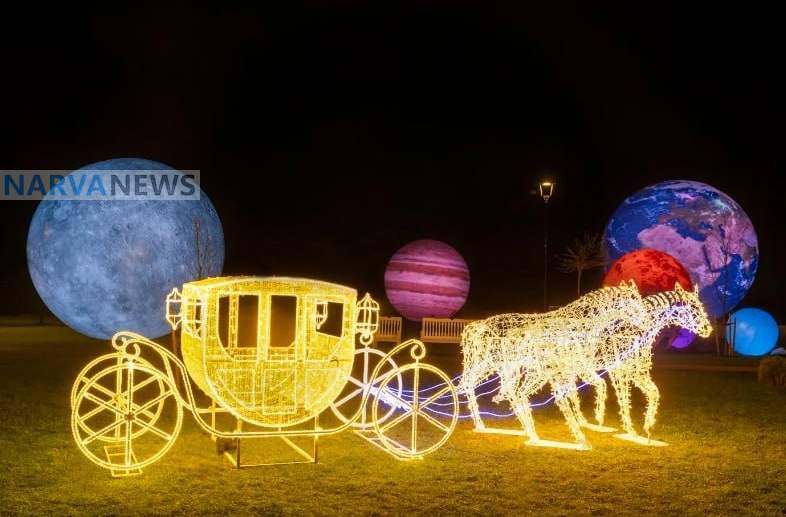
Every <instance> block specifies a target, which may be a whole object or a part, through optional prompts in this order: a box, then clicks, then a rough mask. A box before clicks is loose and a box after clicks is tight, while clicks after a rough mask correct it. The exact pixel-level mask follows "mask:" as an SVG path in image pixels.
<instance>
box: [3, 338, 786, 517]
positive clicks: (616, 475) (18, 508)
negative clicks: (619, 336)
mask: <svg viewBox="0 0 786 517" xmlns="http://www.w3.org/2000/svg"><path fill="white" fill-rule="evenodd" d="M162 343H166V341H162ZM109 352H111V347H110V345H109V343H108V342H107V341H100V340H94V339H90V338H86V337H83V336H80V335H79V334H76V333H75V332H73V331H71V330H70V329H68V328H67V327H63V326H57V325H43V326H25V325H21V324H20V325H3V326H0V415H2V422H3V425H2V428H0V451H2V452H0V515H3V516H8V517H12V516H33V515H34V516H38V515H41V516H43V515H47V516H49V515H52V516H110V515H113V516H123V517H126V516H157V515H160V516H164V515H182V516H208V515H210V516H230V515H231V516H243V515H249V516H252V515H253V516H265V515H281V516H305V515H347V516H355V515H357V516H374V515H378V516H399V515H429V516H437V515H439V516H442V515H446V516H448V515H449V516H462V515H466V516H475V515H477V516H496V515H516V516H519V515H537V516H552V515H553V516H593V515H597V516H609V515H614V516H636V517H640V516H641V515H662V516H671V515H673V516H693V515H695V516H699V515H701V516H705V515H751V516H753V515H755V516H762V515H764V516H776V515H778V516H780V515H785V514H786V394H784V393H782V392H777V391H773V390H772V389H770V388H769V387H767V386H765V385H763V384H761V383H759V382H758V381H757V376H756V373H755V372H754V371H706V370H696V369H674V366H675V365H676V366H679V365H680V364H717V363H719V362H720V363H722V364H726V365H728V364H732V363H733V364H735V365H737V364H742V365H748V366H755V364H756V363H757V360H755V359H751V358H717V357H715V356H711V355H701V356H696V355H690V354H672V355H669V356H668V357H663V358H662V357H658V358H657V361H656V365H659V366H656V369H655V371H654V377H655V381H656V382H657V384H658V386H659V387H660V390H661V396H662V397H661V406H660V410H659V412H658V420H657V425H656V429H655V432H654V434H653V436H652V438H654V439H656V440H660V441H663V442H666V443H667V444H668V445H667V446H665V447H647V446H642V445H637V444H634V443H630V442H627V441H624V440H620V439H617V438H615V437H614V436H612V435H611V434H604V433H597V432H593V431H587V437H588V438H589V440H590V442H591V443H592V445H593V448H592V449H591V450H588V451H575V450H565V449H552V448H543V447H532V446H527V445H525V444H524V441H525V439H524V438H523V437H520V436H511V435H496V434H481V433H476V432H474V431H473V430H472V425H471V423H470V422H468V421H467V418H466V410H465V409H464V407H463V405H462V411H461V418H460V420H459V424H458V426H457V428H456V429H455V431H454V432H453V434H452V435H451V436H450V438H449V439H448V440H447V442H446V443H445V445H443V446H442V447H441V448H440V449H438V450H436V451H435V452H433V453H431V454H429V455H427V456H426V457H425V458H424V459H422V460H412V461H400V460H397V459H395V458H393V457H391V456H389V455H387V454H385V453H384V452H382V451H380V450H379V449H377V448H375V447H373V446H372V445H371V444H369V443H367V442H365V441H364V440H363V439H362V438H361V437H359V436H357V435H356V434H355V433H353V432H352V431H351V430H347V431H343V432H341V433H338V434H335V435H330V436H326V437H323V438H320V441H319V461H318V463H316V464H313V463H311V464H291V465H276V466H265V467H255V468H247V469H241V470H236V469H233V468H232V467H231V465H230V464H229V463H228V462H227V461H226V460H225V459H224V458H223V457H221V456H219V455H217V454H216V450H215V444H214V443H213V442H212V441H211V440H210V437H209V436H208V435H207V434H206V433H205V432H204V431H203V430H202V429H201V428H200V427H199V426H198V425H197V424H196V423H195V421H194V418H193V416H192V415H191V414H190V413H188V412H186V414H185V419H184V424H183V429H182V431H181V433H180V435H179V436H178V438H177V440H176V443H175V444H174V446H173V447H172V449H171V450H169V452H167V454H166V455H165V456H164V457H163V458H161V459H160V460H159V461H158V462H156V463H154V464H152V465H150V466H148V467H146V468H145V469H144V471H143V473H142V474H141V475H138V476H130V477H123V478H113V477H112V476H111V475H110V473H109V471H108V470H105V469H103V468H100V467H97V466H95V465H94V464H93V463H91V462H90V461H88V460H87V459H86V458H85V457H84V456H83V455H82V453H81V452H80V450H79V449H78V447H77V445H76V444H75V442H74V439H73V438H72V436H71V431H70V423H69V422H70V391H71V387H72V384H73V382H74V380H75V378H76V375H77V374H78V372H79V371H80V370H81V369H82V367H83V366H84V365H85V364H87V363H88V362H89V361H90V360H92V359H94V358H96V357H98V356H99V355H103V354H106V353H109ZM429 358H430V359H431V362H433V363H434V364H436V365H437V366H439V367H440V368H442V369H443V370H444V371H445V372H446V373H448V374H449V375H450V376H451V377H454V376H456V375H458V374H460V372H461V359H460V356H458V348H457V347H444V346H443V347H442V348H439V349H437V348H435V349H434V350H432V351H430V355H429ZM665 363H668V365H671V368H669V367H667V366H666V365H665ZM585 398H586V399H587V402H588V403H590V402H591V400H590V396H589V395H587V396H586V397H585ZM462 402H463V400H462ZM588 405H589V404H588ZM641 406H642V401H641V399H640V397H638V398H636V407H635V408H634V415H635V417H636V423H637V426H639V427H640V425H641V420H642V418H643V417H642V407H641ZM489 407H490V408H491V409H494V408H495V407H496V406H494V405H492V404H491V403H489ZM499 409H500V410H502V408H499ZM616 410H617V408H616V403H615V401H614V400H613V398H612V399H611V400H610V402H609V408H608V411H607V421H606V425H611V426H618V425H619V420H618V418H617V414H616ZM328 412H329V410H328ZM501 412H502V411H501ZM590 414H591V412H590V411H589V410H588V411H587V415H588V416H589V415H590ZM326 418H327V417H326ZM535 420H536V425H537V428H538V432H539V433H540V435H541V438H545V439H551V440H563V441H570V440H571V438H570V435H569V432H568V429H567V426H566V425H565V421H564V419H563V418H562V416H561V414H560V413H559V412H558V411H557V410H556V409H555V408H554V407H553V405H550V406H546V407H543V408H539V409H537V410H536V411H535ZM496 425H499V426H502V427H508V428H512V429H515V428H517V423H516V421H515V420H514V419H512V418H508V419H503V420H501V421H500V422H499V423H498V424H496ZM271 440H273V439H264V440H256V441H254V442H255V444H257V445H256V446H258V447H262V448H265V447H267V446H268V443H270V444H271V445H270V447H272V446H273V445H272V444H273V441H271ZM275 443H278V442H275Z"/></svg>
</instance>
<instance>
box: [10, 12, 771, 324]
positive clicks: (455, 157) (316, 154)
mask: <svg viewBox="0 0 786 517" xmlns="http://www.w3.org/2000/svg"><path fill="white" fill-rule="evenodd" d="M518 3H519V2H510V3H494V4H491V6H489V7H483V8H477V7H475V8H469V7H463V5H464V4H462V3H447V2H444V3H440V4H434V5H435V6H433V7H422V6H420V7H415V6H416V5H419V4H418V3H408V2H393V3H390V4H381V3H377V2H374V3H373V4H374V5H373V6H372V7H368V6H363V5H362V4H361V3H358V5H357V6H355V5H352V4H338V5H336V4H335V3H333V4H334V5H332V6H330V7H326V6H325V5H328V4H330V3H324V4H325V5H323V6H321V7H314V6H311V7H308V6H307V5H302V6H301V7H299V8H297V9H295V8H278V7H258V8H256V9H255V10H249V8H241V7H238V8H234V9H233V8H230V7H226V6H225V7H222V8H220V9H217V10H209V9H206V8H201V7H190V6H185V5H184V6H182V7H167V8H161V7H155V8H152V7H142V6H141V5H137V6H136V7H133V8H122V7H119V6H115V5H114V4H112V5H111V6H100V7H94V8H88V7H83V8H82V9H81V11H80V10H79V9H77V8H76V7H74V4H70V6H69V7H60V9H62V12H49V13H48V14H49V17H48V18H46V19H42V18H41V16H40V13H39V12H38V11H37V7H36V6H32V7H29V8H26V9H28V11H27V12H19V13H17V15H16V17H15V18H13V19H12V18H11V17H8V19H7V20H6V21H7V24H8V25H9V27H7V28H6V29H5V30H4V32H5V34H4V36H3V40H0V41H3V45H2V47H0V48H2V58H3V71H4V73H3V81H2V88H3V90H4V95H3V98H4V101H5V102H4V109H3V117H2V122H3V123H2V126H3V127H2V129H0V136H2V143H0V158H2V161H0V169H5V170H12V169H66V170H72V169H76V168H79V167H82V166H84V165H87V164H89V163H93V162H96V161H100V160H104V159H108V158H116V157H128V156H135V157H142V158H148V159H152V160H157V161H160V162H163V163H166V164H168V165H170V166H173V167H176V168H179V169H199V170H200V171H201V184H202V188H203V190H204V191H205V192H206V194H207V195H208V197H210V199H211V200H212V201H213V204H214V205H215V206H216V209H217V210H218V213H219V215H220V216H221V219H222V222H223V225H224V231H225V238H226V241H227V253H226V260H225V269H224V272H225V273H226V274H260V275H265V274H277V275H303V276H313V277H317V278H323V279H326V280H332V281H337V282H341V283H345V284H347V285H352V286H354V287H356V288H357V289H358V290H359V291H361V292H363V291H371V292H372V294H373V295H374V296H375V297H377V298H378V299H381V298H384V288H383V287H382V286H383V280H382V275H383V272H384V269H385V266H386V263H387V260H388V259H389V258H390V256H391V255H392V254H393V253H394V252H395V251H396V250H397V249H398V248H399V247H401V246H402V245H403V244H405V243H407V242H409V241H411V240H414V239H418V238H435V239H440V240H444V241H445V242H448V243H449V244H451V245H452V246H454V247H455V248H456V249H458V250H459V252H460V253H461V254H462V255H463V256H464V258H465V260H466V261H467V263H468V264H469V267H470V273H471V277H472V287H471V290H470V297H469V301H468V307H470V306H473V307H476V308H482V309H478V310H482V311H485V312H489V311H495V310H514V309H515V310H530V309H532V310H538V309H539V308H540V306H541V304H542V267H543V263H542V258H543V221H544V204H543V202H542V200H541V199H540V198H539V196H538V195H537V194H536V189H537V184H538V182H539V181H540V180H541V179H542V178H544V177H546V176H549V177H551V178H552V179H554V180H555V181H556V182H557V187H556V190H555V195H554V198H553V199H552V202H551V203H550V204H549V215H548V217H549V235H550V249H551V251H552V252H553V253H560V252H562V251H564V248H565V246H566V245H567V244H569V243H570V242H572V241H573V240H574V239H575V238H577V237H581V235H582V234H583V233H584V232H590V233H600V232H602V231H603V229H604V227H605V224H606V222H607V221H608V218H609V217H610V216H611V214H612V213H613V211H614V210H615V208H616V207H617V206H618V205H619V203H620V202H622V201H623V200H624V199H625V198H626V197H628V196H629V195H631V194H633V193H634V192H636V191H637V190H639V189H641V188H643V187H645V186H648V185H651V184H653V183H655V182H658V181H662V180H668V179H689V180H695V181H703V182H705V183H709V184H711V185H713V186H714V187H716V188H718V189H720V190H722V191H723V192H725V193H727V194H728V195H729V196H731V197H732V198H733V199H735V200H736V201H737V202H738V203H739V204H741V205H742V207H743V208H744V209H745V210H746V212H747V213H748V215H749V216H750V217H751V219H752V221H753V223H754V226H755V228H756V231H757V234H758V237H759V248H760V267H759V273H758V275H757V278H756V281H755V282H754V287H753V289H752V290H751V291H750V293H749V295H748V297H747V298H746V299H745V300H743V305H753V306H758V307H761V308H764V309H765V310H768V311H770V312H771V313H772V314H773V315H775V316H776V318H777V319H779V320H780V321H784V319H785V317H786V314H784V313H783V312H782V311H783V309H782V307H785V306H786V304H785V303H784V302H785V301H786V300H784V298H785V297H784V289H786V285H784V284H785V282H784V274H783V273H784V263H786V262H785V261H786V257H785V256H784V255H785V253H784V247H783V244H782V243H781V242H780V240H779V236H780V234H781V229H780V227H778V226H776V225H775V222H776V221H779V220H780V219H781V217H780V215H779V210H778V207H780V206H782V203H783V202H782V200H781V199H780V196H781V195H782V193H783V191H784V189H783V187H784V179H783V175H782V174H783V173H782V171H780V170H779V169H778V166H779V165H782V163H783V160H782V151H781V149H782V140H783V131H782V129H781V128H782V125H781V124H782V120H783V114H784V113H783V101H782V95H783V94H782V91H780V90H779V91H777V92H776V83H775V77H776V74H780V70H779V69H780V68H782V52H783V46H782V45H781V38H780V37H778V32H777V31H776V29H777V28H776V20H777V19H779V18H778V17H777V16H776V15H775V12H774V11H773V12H767V11H766V10H762V9H761V8H757V7H755V6H754V5H753V4H744V5H743V4H738V5H734V6H733V7H732V6H729V7H722V6H719V5H717V4H716V5H713V6H712V7H711V8H710V7H685V5H683V4H684V3H677V2H674V5H672V6H669V5H668V4H666V5H662V6H650V5H649V4H647V7H641V6H639V5H637V6H631V5H630V3H625V4H622V5H618V6H612V5H611V4H609V5H607V6H606V7H604V8H603V9H597V10H596V9H590V8H589V7H587V6H585V5H584V3H578V2H576V3H572V2H567V3H560V4H559V5H558V6H557V5H553V6H544V5H537V6H519V5H517V4H518ZM522 3H524V4H527V3H528V2H522ZM547 3H549V2H547ZM260 4H263V2H260ZM264 4H265V5H268V6H269V5H271V4H269V3H264ZM539 4H540V3H539ZM549 4H550V3H549ZM85 5H86V4H85ZM339 5H341V6H339ZM386 5H387V7H385V6H386ZM436 5H440V7H437V6H436ZM20 8H21V7H20ZM21 9H25V8H21ZM772 9H774V8H772ZM294 188H298V189H301V192H299V193H298V194H295V193H293V190H292V189H294ZM0 205H2V206H0V232H2V235H3V246H2V249H1V250H0V262H2V264H4V266H5V268H4V270H3V271H4V272H3V279H2V282H3V285H4V286H5V292H6V293H7V292H8V291H9V290H15V291H18V292H20V293H21V292H23V291H25V290H28V291H29V290H30V289H32V284H31V283H30V280H29V276H27V270H26V257H25V240H26V233H27V228H28V225H29V222H30V219H31V217H32V214H33V212H34V210H35V207H36V202H33V201H14V202H11V201H7V202H3V203H0ZM372 229H373V232H372V231H371V230H372ZM552 262H553V261H552ZM596 276H597V275H596ZM550 278H552V285H553V289H554V294H553V296H552V297H553V298H554V300H553V301H554V302H555V303H559V302H565V301H569V299H570V298H571V296H573V295H574V294H575V288H574V284H575V277H573V276H571V275H566V274H563V273H559V272H556V271H552V272H550ZM593 278H594V279H595V281H596V282H597V283H599V280H600V278H601V277H597V278H596V277H592V276H590V278H589V279H588V282H589V283H588V284H587V287H591V286H592V284H591V282H592V280H593ZM12 298H13V297H12ZM17 298H25V295H20V296H18V297H17ZM9 307H10V309H9ZM19 307H20V304H19V303H9V301H8V300H6V301H4V302H3V303H2V304H0V309H3V310H6V311H8V310H18V309H19ZM460 315H461V313H459V316H460Z"/></svg>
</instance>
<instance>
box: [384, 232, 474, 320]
mask: <svg viewBox="0 0 786 517" xmlns="http://www.w3.org/2000/svg"><path fill="white" fill-rule="evenodd" d="M385 292H386V294H387V297H388V301H390V304H391V305H393V308H394V309H396V310H397V311H398V312H399V313H400V314H401V316H403V317H404V318H406V319H408V320H410V321H421V320H422V319H423V318H424V317H427V318H450V317H452V316H453V315H454V314H456V313H457V312H458V311H459V309H461V308H462V307H463V306H464V303H466V301H467V294H468V293H469V268H468V267H467V263H466V262H465V261H464V258H463V257H462V256H461V255H460V254H459V252H458V251H456V250H455V249H454V248H453V247H452V246H450V245H448V244H445V243H444V242H441V241H437V240H433V239H421V240H417V241H412V242H410V243H408V244H406V245H404V246H403V247H401V248H400V249H399V250H398V251H396V252H395V253H394V254H393V256H392V257H391V258H390V261H389V262H388V265H387V268H386V269H385Z"/></svg>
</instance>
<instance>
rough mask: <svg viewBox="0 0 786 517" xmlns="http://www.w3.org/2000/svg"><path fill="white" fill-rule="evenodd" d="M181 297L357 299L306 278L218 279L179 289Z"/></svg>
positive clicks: (353, 292) (337, 286)
mask: <svg viewBox="0 0 786 517" xmlns="http://www.w3.org/2000/svg"><path fill="white" fill-rule="evenodd" d="M183 290H184V293H185V292H186V291H189V290H193V291H198V292H202V293H208V292H217V293H220V292H224V293H232V292H237V293H249V292H255V291H260V292H266V293H270V294H288V295H293V296H301V295H322V296H339V297H351V298H354V297H357V291H356V290H355V289H353V288H351V287H347V286H345V285H341V284H336V283H333V282H325V281H322V280H313V279H310V278H298V277H286V276H268V277H259V276H222V277H212V278H205V279H202V280H195V281H193V282H188V283H186V284H184V285H183Z"/></svg>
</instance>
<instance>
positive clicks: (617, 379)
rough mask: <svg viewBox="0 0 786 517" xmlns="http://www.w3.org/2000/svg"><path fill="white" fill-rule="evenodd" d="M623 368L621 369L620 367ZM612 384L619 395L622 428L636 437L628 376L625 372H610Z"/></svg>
mask: <svg viewBox="0 0 786 517" xmlns="http://www.w3.org/2000/svg"><path fill="white" fill-rule="evenodd" d="M620 368H621V367H620ZM609 378H610V379H611V384H612V386H613V387H614V391H615V392H616V393H617V403H618V404H619V407H620V419H621V420H622V428H623V429H624V430H625V432H627V433H628V434H630V435H635V434H636V430H635V429H634V428H633V421H632V420H631V418H630V403H631V400H630V382H629V380H628V375H626V374H625V372H622V371H619V369H617V370H615V371H611V372H609Z"/></svg>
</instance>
